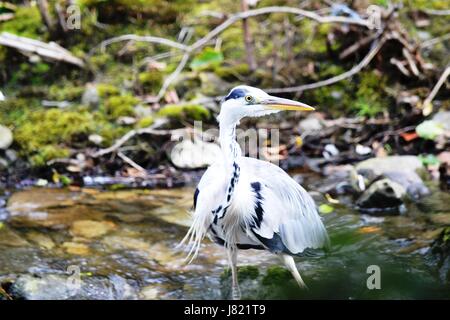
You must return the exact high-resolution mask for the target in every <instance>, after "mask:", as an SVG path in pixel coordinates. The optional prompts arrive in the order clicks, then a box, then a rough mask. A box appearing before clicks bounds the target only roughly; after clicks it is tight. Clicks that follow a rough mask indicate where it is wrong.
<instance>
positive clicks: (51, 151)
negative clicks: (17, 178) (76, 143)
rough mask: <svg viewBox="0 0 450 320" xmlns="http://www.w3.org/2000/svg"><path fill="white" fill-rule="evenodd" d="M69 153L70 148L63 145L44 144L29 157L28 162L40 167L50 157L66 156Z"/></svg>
mask: <svg viewBox="0 0 450 320" xmlns="http://www.w3.org/2000/svg"><path fill="white" fill-rule="evenodd" d="M69 155H70V150H69V149H67V148H65V147H60V146H57V145H46V146H43V147H42V148H40V149H39V150H38V151H37V153H35V154H34V155H32V156H31V157H30V163H31V165H32V166H34V167H41V166H45V165H46V164H47V162H48V161H50V160H52V159H58V158H67V157H69Z"/></svg>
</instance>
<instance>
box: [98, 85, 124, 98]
mask: <svg viewBox="0 0 450 320" xmlns="http://www.w3.org/2000/svg"><path fill="white" fill-rule="evenodd" d="M97 92H98V95H99V97H100V98H107V97H110V96H117V95H118V94H119V93H120V90H119V88H117V87H116V86H114V85H112V84H108V83H98V84H97Z"/></svg>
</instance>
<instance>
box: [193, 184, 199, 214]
mask: <svg viewBox="0 0 450 320" xmlns="http://www.w3.org/2000/svg"><path fill="white" fill-rule="evenodd" d="M199 193H200V190H198V188H196V189H195V192H194V209H195V208H196V207H197V198H198V194H199Z"/></svg>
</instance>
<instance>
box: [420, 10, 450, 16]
mask: <svg viewBox="0 0 450 320" xmlns="http://www.w3.org/2000/svg"><path fill="white" fill-rule="evenodd" d="M423 11H424V12H425V13H426V14H429V15H431V16H448V15H450V10H434V9H425V10H423Z"/></svg>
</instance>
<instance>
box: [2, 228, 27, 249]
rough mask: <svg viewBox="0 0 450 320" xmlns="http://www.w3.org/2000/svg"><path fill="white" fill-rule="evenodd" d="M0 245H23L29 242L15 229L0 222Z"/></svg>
mask: <svg viewBox="0 0 450 320" xmlns="http://www.w3.org/2000/svg"><path fill="white" fill-rule="evenodd" d="M0 223H1V225H0V246H7V247H24V246H28V245H29V243H28V242H27V241H26V240H25V239H23V238H22V237H21V235H20V234H18V233H17V232H16V231H14V230H13V229H11V228H10V227H8V226H7V225H5V224H4V223H3V222H0Z"/></svg>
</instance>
